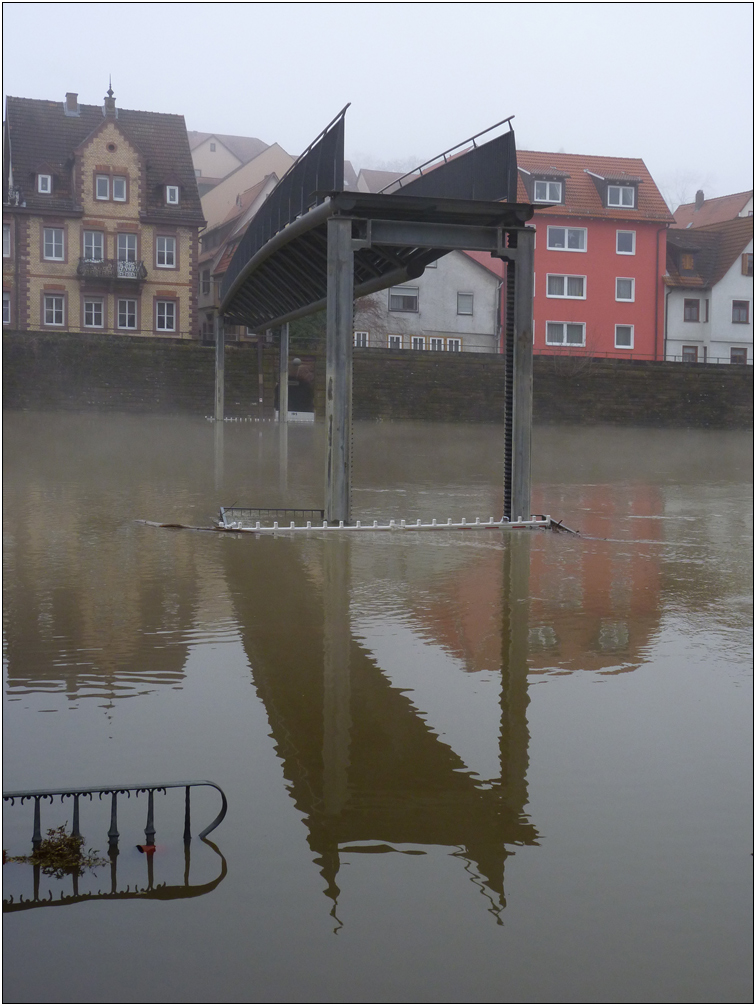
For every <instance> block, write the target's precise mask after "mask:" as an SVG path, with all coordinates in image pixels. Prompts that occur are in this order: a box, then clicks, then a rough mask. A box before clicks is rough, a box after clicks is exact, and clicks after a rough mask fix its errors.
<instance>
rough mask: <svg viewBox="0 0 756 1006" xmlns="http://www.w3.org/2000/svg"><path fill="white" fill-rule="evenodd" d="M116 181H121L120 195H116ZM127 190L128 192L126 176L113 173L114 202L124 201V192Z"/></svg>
mask: <svg viewBox="0 0 756 1006" xmlns="http://www.w3.org/2000/svg"><path fill="white" fill-rule="evenodd" d="M116 182H123V195H122V196H117V195H116ZM127 192H128V185H127V182H126V176H125V175H113V200H114V202H116V203H125V202H126V193H127Z"/></svg>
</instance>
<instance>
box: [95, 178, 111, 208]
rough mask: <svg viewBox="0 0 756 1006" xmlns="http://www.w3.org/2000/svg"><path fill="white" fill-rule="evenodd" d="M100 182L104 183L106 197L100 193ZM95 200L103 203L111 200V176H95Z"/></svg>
mask: <svg viewBox="0 0 756 1006" xmlns="http://www.w3.org/2000/svg"><path fill="white" fill-rule="evenodd" d="M100 182H104V183H105V185H104V186H103V191H104V192H105V195H102V194H101V192H100ZM95 199H99V200H100V201H101V202H107V201H108V200H109V199H110V175H95Z"/></svg>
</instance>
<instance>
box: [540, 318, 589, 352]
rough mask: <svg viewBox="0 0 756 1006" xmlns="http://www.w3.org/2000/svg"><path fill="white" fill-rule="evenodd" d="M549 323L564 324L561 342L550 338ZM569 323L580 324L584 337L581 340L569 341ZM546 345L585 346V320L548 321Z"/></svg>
mask: <svg viewBox="0 0 756 1006" xmlns="http://www.w3.org/2000/svg"><path fill="white" fill-rule="evenodd" d="M549 325H561V326H562V340H561V342H553V341H552V340H550V339H549ZM568 325H578V326H579V327H580V328H581V329H582V330H583V338H582V341H581V342H567V326H568ZM546 345H547V346H578V347H580V346H583V347H584V346H585V322H584V321H547V322H546Z"/></svg>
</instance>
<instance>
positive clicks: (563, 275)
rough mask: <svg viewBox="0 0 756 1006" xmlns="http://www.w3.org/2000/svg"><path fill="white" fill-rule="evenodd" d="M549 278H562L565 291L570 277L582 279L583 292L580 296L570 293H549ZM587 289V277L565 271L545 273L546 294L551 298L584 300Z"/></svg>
mask: <svg viewBox="0 0 756 1006" xmlns="http://www.w3.org/2000/svg"><path fill="white" fill-rule="evenodd" d="M550 279H563V280H564V281H565V282H564V289H565V291H566V290H567V289H568V288H569V282H568V281H569V280H571V279H582V281H583V292H582V294H581V295H580V296H577V295H576V294H572V293H566V292H565V293H549V280H550ZM587 289H588V277H587V276H579V275H568V274H566V273H559V272H548V273H546V296H547V297H548V298H550V299H551V300H585V299H586V291H587Z"/></svg>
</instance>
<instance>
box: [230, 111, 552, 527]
mask: <svg viewBox="0 0 756 1006" xmlns="http://www.w3.org/2000/svg"><path fill="white" fill-rule="evenodd" d="M348 107H349V106H346V107H345V108H344V109H342V111H341V112H340V113H339V114H338V115H337V116H336V118H335V119H333V121H332V122H330V123H329V124H328V126H326V128H325V129H324V130H323V131H322V133H320V135H319V136H318V137H317V138H316V139H315V140H314V141H313V142H312V143H311V144H310V146H309V147H308V148H307V150H305V152H304V153H303V154H302V156H301V157H300V158H299V159H298V160H297V161H296V163H295V164H294V165H293V166H292V167H291V168H290V170H289V171H288V172H287V173H286V174H285V175H284V177H283V178H282V179H281V181H280V182H279V183H278V185H277V186H276V188H275V189H274V190H273V191H272V192H271V194H270V195H269V197H268V199H267V200H266V202H265V203H264V205H263V206H262V208H261V209H260V211H259V212H258V213H257V215H256V216H255V217H254V219H253V220H252V222H251V224H250V226H249V228H248V230H247V232H246V234H245V235H244V237H243V238H242V240H241V242H240V244H239V246H238V248H237V250H236V252H235V254H234V257H233V259H232V260H231V263H230V264H229V267H228V269H227V271H226V274H225V277H224V280H223V286H222V289H221V313H222V315H223V318H224V321H226V322H228V323H230V324H241V325H246V326H247V327H248V328H249V329H251V330H253V331H256V332H258V333H262V332H265V331H268V330H270V329H273V328H275V327H278V326H282V327H283V328H284V330H285V331H287V328H286V327H287V326H288V323H289V322H290V321H293V320H294V319H296V318H301V317H304V316H305V315H308V314H311V313H313V312H316V311H319V310H322V309H323V308H325V310H326V319H327V344H326V404H325V422H326V460H325V478H324V490H325V491H324V496H325V500H324V510H325V513H324V518H325V521H326V522H327V525H328V526H333V525H336V526H337V527H338V526H340V527H342V528H347V527H350V528H356V527H357V525H356V524H354V523H353V521H352V515H351V513H350V496H351V492H350V490H351V475H352V473H351V439H352V438H351V427H352V344H353V335H352V331H353V306H354V300H355V298H357V297H363V296H366V295H367V294H370V293H375V292H377V291H379V290H383V289H386V288H388V287H391V286H395V285H397V284H400V283H404V282H406V281H408V280H412V279H416V278H417V277H418V276H421V275H422V273H423V271H424V270H425V267H426V266H427V265H429V264H430V263H432V262H435V261H436V260H438V259H440V258H442V257H443V256H444V255H447V254H448V253H449V252H450V251H454V250H471V251H472V250H474V251H479V252H489V253H490V254H491V255H492V256H493V257H496V258H500V259H502V260H503V261H504V262H506V266H507V274H506V317H505V325H504V335H505V339H504V344H505V354H506V368H505V371H506V377H505V384H506V387H505V430H504V506H503V513H504V517H505V519H504V521H501V522H495V523H497V525H498V526H502V527H514V526H543V525H542V521H543V520H544V519H545V518H542V519H541V520H538V519H536V518H534V517H533V516H532V515H531V512H530V506H531V503H530V454H531V425H532V398H533V364H532V354H533V329H532V325H533V249H534V238H535V231H534V229H533V228H532V227H528V226H526V225H527V222H528V221H529V220H530V219H531V218H532V216H533V212H534V207H533V206H532V205H530V204H529V203H518V202H517V152H516V147H515V135H514V131H513V129H512V124H511V117H510V119H505V120H503V121H502V122H500V123H496V125H495V126H492V127H490V129H487V130H485V131H484V132H483V133H480V134H477V135H476V136H473V137H470V139H469V140H465V141H463V143H462V144H459V145H458V146H457V147H455V148H452V149H451V150H448V151H445V152H444V153H443V154H441V155H439V157H438V158H436V159H435V160H434V161H433V162H428V163H427V164H424V165H421V166H420V167H419V168H417V169H416V170H415V171H413V172H410V173H409V174H407V175H405V176H403V177H402V178H401V179H399V180H398V181H397V182H395V183H393V185H392V186H390V187H389V189H391V191H388V190H383V191H382V192H380V193H365V192H346V191H345V190H344V117H345V114H346V110H347V108H348ZM497 127H505V130H504V131H503V132H500V133H499V135H496V136H494V138H493V139H488V140H486V141H485V142H481V137H483V136H485V135H487V134H489V133H491V132H492V131H493V130H495V129H496V128H497ZM287 334H288V333H287ZM223 347H224V342H223V334H222V327H220V328H219V331H218V333H217V336H216V412H215V418H216V419H219V420H222V419H223V418H224V415H223V370H224V366H223V352H224V348H223ZM280 416H281V419H282V420H283V421H286V418H287V413H286V409H285V408H284V407H283V404H282V406H281V409H280ZM523 515H524V517H525V520H524V521H523V520H522V516H523ZM245 523H246V522H245ZM398 523H399V522H393V524H394V526H396V525H397V524H398ZM491 523H494V522H491ZM246 526H247V527H248V526H249V525H246ZM252 526H253V528H254V524H253V525H252ZM387 526H388V524H387ZM420 526H426V525H420ZM427 526H428V527H442V526H443V527H446V526H448V525H447V524H441V523H436V522H433V523H432V524H431V523H428V525H427ZM467 526H469V525H467ZM489 526H490V525H489ZM255 530H257V528H255Z"/></svg>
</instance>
